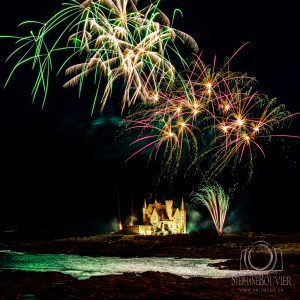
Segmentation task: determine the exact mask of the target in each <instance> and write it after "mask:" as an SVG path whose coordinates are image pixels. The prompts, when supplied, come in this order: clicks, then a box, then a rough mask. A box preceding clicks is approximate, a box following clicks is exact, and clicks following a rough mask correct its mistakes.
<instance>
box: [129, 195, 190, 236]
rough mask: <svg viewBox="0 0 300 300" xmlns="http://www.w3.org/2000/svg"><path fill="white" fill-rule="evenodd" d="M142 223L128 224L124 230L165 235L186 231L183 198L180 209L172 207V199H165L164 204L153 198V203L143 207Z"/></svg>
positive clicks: (145, 204)
mask: <svg viewBox="0 0 300 300" xmlns="http://www.w3.org/2000/svg"><path fill="white" fill-rule="evenodd" d="M143 223H144V225H128V226H126V231H127V232H128V233H135V234H140V235H167V234H185V233H186V210H185V207H184V202H183V199H182V201H181V206H180V209H178V208H174V207H173V200H166V201H165V205H163V204H161V203H159V202H157V201H156V200H155V202H154V204H149V205H148V206H147V203H146V200H145V202H144V207H143Z"/></svg>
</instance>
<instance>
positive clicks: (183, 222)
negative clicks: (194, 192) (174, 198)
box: [180, 198, 186, 233]
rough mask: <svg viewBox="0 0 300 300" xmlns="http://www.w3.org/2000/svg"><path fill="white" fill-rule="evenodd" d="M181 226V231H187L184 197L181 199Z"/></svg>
mask: <svg viewBox="0 0 300 300" xmlns="http://www.w3.org/2000/svg"><path fill="white" fill-rule="evenodd" d="M180 228H181V230H180V231H181V232H180V233H186V210H185V207H184V201H183V198H182V200H181V205H180Z"/></svg>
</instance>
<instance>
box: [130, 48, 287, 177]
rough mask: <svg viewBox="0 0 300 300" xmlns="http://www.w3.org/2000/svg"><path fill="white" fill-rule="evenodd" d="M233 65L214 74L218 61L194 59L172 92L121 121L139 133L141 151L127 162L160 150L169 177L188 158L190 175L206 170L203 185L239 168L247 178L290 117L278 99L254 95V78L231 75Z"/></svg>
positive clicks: (238, 74) (232, 73)
mask: <svg viewBox="0 0 300 300" xmlns="http://www.w3.org/2000/svg"><path fill="white" fill-rule="evenodd" d="M235 55H236V53H235V54H234V56H235ZM231 59H232V58H230V59H229V60H227V61H226V62H225V64H224V66H223V67H222V68H220V69H216V59H214V62H213V64H212V65H208V66H207V65H205V64H204V62H203V61H202V59H201V55H199V56H197V57H196V59H195V60H194V61H193V62H192V65H193V68H191V71H190V72H188V74H187V75H183V76H178V79H177V82H176V83H175V87H174V86H173V88H172V90H169V91H167V93H164V92H161V93H157V94H156V96H155V97H154V98H153V99H152V103H150V104H146V105H144V106H143V107H142V108H141V107H138V108H137V109H136V111H135V112H133V113H132V114H131V115H130V116H129V117H128V118H127V119H126V121H125V123H126V126H127V129H129V130H130V131H133V130H138V138H137V139H136V140H135V141H134V142H133V144H139V143H141V145H142V147H141V148H139V149H138V150H137V151H136V152H135V153H134V154H133V155H132V156H131V157H130V158H132V157H133V156H135V155H136V154H138V153H140V152H143V151H145V150H146V149H151V151H150V153H151V154H150V157H152V158H153V157H154V158H155V159H156V158H157V155H158V153H159V151H160V150H161V149H163V150H164V151H162V152H163V157H164V158H165V160H164V163H165V164H166V165H168V169H170V170H172V172H174V168H176V167H178V166H179V165H180V162H181V161H182V160H183V158H184V161H185V163H186V161H187V158H188V159H189V162H190V163H189V167H188V170H189V171H190V170H192V169H197V168H199V166H201V165H202V164H204V167H205V171H204V172H202V173H204V174H205V176H206V178H207V179H210V178H212V177H215V176H217V175H218V174H219V173H220V172H222V171H223V170H224V168H225V167H227V166H229V165H232V166H233V167H234V166H236V165H241V164H243V165H245V166H247V167H249V169H250V172H249V177H251V174H252V169H253V159H254V156H255V154H256V153H260V154H261V155H263V156H265V153H264V150H263V144H264V141H266V139H270V138H271V137H272V136H273V132H274V131H275V130H276V129H277V128H278V127H280V126H281V125H282V124H283V122H284V121H285V120H286V119H288V118H290V117H292V116H293V115H291V114H290V113H289V112H288V111H286V109H285V107H284V105H278V104H277V101H276V99H269V98H268V97H267V96H266V95H263V94H260V93H258V92H256V91H254V88H255V78H252V77H249V76H247V75H245V74H241V73H238V72H232V71H230V69H229V62H230V61H231ZM207 162H209V165H207Z"/></svg>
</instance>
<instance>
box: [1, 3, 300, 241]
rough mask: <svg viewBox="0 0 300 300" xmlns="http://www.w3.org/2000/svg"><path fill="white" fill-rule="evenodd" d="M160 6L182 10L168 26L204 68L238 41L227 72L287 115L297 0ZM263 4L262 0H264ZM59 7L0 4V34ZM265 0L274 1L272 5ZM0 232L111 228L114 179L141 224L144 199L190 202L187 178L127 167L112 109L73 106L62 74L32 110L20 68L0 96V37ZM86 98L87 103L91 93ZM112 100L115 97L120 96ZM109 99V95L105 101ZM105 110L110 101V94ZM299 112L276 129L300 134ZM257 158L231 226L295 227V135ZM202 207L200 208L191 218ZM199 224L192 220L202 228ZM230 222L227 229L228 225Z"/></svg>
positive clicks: (144, 163)
mask: <svg viewBox="0 0 300 300" xmlns="http://www.w3.org/2000/svg"><path fill="white" fill-rule="evenodd" d="M261 2H262V1H238V2H237V3H235V1H201V0H191V1H182V0H165V1H162V8H163V10H164V11H165V12H166V13H167V14H168V15H169V16H170V15H171V11H172V9H174V8H177V7H178V8H180V9H182V11H183V19H181V18H180V17H179V18H178V19H177V21H176V23H175V27H176V28H178V29H180V30H183V31H185V32H187V33H189V34H191V35H192V36H193V37H194V38H195V39H196V40H197V42H198V44H199V47H200V49H201V50H203V51H204V58H205V60H206V62H208V63H209V62H211V61H212V59H213V56H214V55H215V54H216V55H217V57H218V61H219V63H220V64H221V63H222V61H223V59H224V58H225V57H226V56H231V55H232V54H233V53H234V52H235V51H236V50H237V49H238V48H239V47H240V46H241V45H242V44H244V43H245V42H250V43H251V44H250V45H248V46H247V47H246V48H245V49H244V50H243V51H242V52H241V53H240V54H239V55H238V56H237V57H236V59H235V60H234V63H233V64H232V66H231V67H232V69H233V70H234V71H241V72H247V73H248V74H249V75H250V76H255V77H256V78H257V80H258V89H259V90H260V91H261V92H264V93H266V94H268V95H269V96H270V97H277V98H278V99H279V101H280V102H281V103H284V104H286V106H287V109H289V110H290V111H292V112H297V111H300V101H299V83H298V81H299V75H298V73H299V70H300V61H299V53H300V52H299V50H300V49H299V46H298V44H299V43H298V42H299V41H298V38H299V17H298V9H297V7H296V6H297V3H296V2H295V1H284V2H283V1H282V2H279V3H274V2H271V1H269V4H265V3H264V4H262V3H261ZM265 2H266V1H265ZM59 3H60V1H54V0H52V1H50V0H44V1H33V0H28V1H21V0H16V1H13V2H11V1H5V2H3V3H1V12H2V13H1V18H0V25H1V26H0V35H1V34H16V35H17V34H18V31H17V25H18V24H19V23H20V22H21V21H23V20H24V19H37V20H40V21H44V20H46V19H47V18H48V17H50V16H51V15H52V14H53V13H54V12H55V11H57V9H58V7H59ZM271 3H272V4H271ZM0 43H1V47H0V61H1V63H0V85H1V88H0V136H1V147H0V201H1V204H0V230H1V231H7V230H12V229H14V230H19V231H20V232H21V233H22V234H24V236H25V235H26V234H27V233H28V232H30V233H38V234H41V235H43V234H45V236H46V235H47V234H50V233H52V234H54V235H77V234H97V233H100V232H106V231H110V230H112V223H113V221H114V219H115V218H116V217H117V211H118V209H117V200H116V199H117V192H116V190H117V183H118V189H119V195H120V199H121V211H122V217H123V220H125V219H126V217H127V216H128V215H129V212H130V203H131V202H132V199H133V200H134V209H135V211H136V214H137V216H139V217H140V214H141V206H142V203H143V199H144V198H147V197H149V196H150V195H151V194H152V195H158V196H159V197H161V198H160V200H163V199H164V198H172V199H174V200H175V201H179V199H180V198H181V197H184V198H185V199H186V200H188V195H189V194H190V193H191V191H192V189H193V186H194V184H195V183H200V182H198V181H197V178H194V179H188V180H187V179H184V178H182V177H180V175H179V178H177V180H176V184H174V185H173V186H170V185H164V186H157V185H155V184H153V183H154V182H156V181H155V177H156V170H155V166H153V164H151V163H149V161H148V159H147V157H145V156H140V157H138V158H137V159H135V160H133V161H131V162H130V163H128V164H125V163H124V161H125V159H126V158H127V157H128V156H129V155H130V153H131V149H130V148H128V146H127V144H126V142H124V140H123V141H122V139H120V138H118V126H117V124H118V121H119V118H120V114H119V111H118V109H116V107H117V105H113V104H112V105H109V106H108V107H107V108H106V110H105V111H104V113H103V114H102V115H100V113H98V114H97V113H96V114H94V116H92V117H91V116H90V110H91V103H92V97H91V94H89V92H88V91H87V92H85V93H84V95H83V96H82V97H81V99H78V96H77V93H76V90H75V89H63V88H62V84H63V83H64V78H63V76H60V77H58V78H57V79H55V77H52V78H53V80H52V82H51V87H50V93H49V98H48V101H47V103H46V105H45V107H44V109H43V110H41V102H39V101H37V102H36V103H34V104H32V99H31V96H30V92H31V87H32V83H33V81H34V76H35V74H34V73H33V72H32V71H31V69H30V67H29V66H28V67H25V68H24V69H22V70H21V71H19V72H18V73H17V76H16V77H14V79H13V81H12V82H11V84H10V85H9V86H8V88H7V89H6V90H4V89H3V85H4V82H5V78H6V77H7V75H8V72H9V68H10V67H11V66H12V65H11V64H10V65H9V64H5V63H4V61H5V58H6V57H7V56H8V54H9V53H10V50H11V49H12V47H13V43H12V42H10V41H7V40H0ZM89 96H90V97H89ZM120 97H121V95H120ZM114 98H115V99H114ZM114 98H113V99H111V103H115V104H117V103H118V101H119V99H118V95H117V93H116V94H115V95H114ZM299 125H300V117H295V118H294V120H293V123H292V125H291V127H290V128H286V129H284V130H283V131H282V132H283V133H287V134H294V135H300V130H299ZM265 150H266V154H267V158H266V159H263V158H261V157H258V159H257V160H256V162H255V167H254V175H253V178H252V181H251V182H250V184H248V185H245V186H244V187H243V188H241V189H240V190H239V191H238V193H237V194H236V195H235V198H234V199H233V200H232V203H231V208H230V209H231V216H230V220H229V222H230V224H232V225H233V227H234V225H236V226H235V228H239V229H240V230H261V231H299V229H300V225H299V221H298V220H299V219H298V218H299V217H298V215H299V214H298V210H297V206H298V202H299V201H300V197H299V183H300V161H299V151H300V140H296V139H289V140H287V139H286V140H285V141H281V140H279V139H275V138H274V139H273V140H272V142H271V143H270V144H269V145H267V146H266V147H265ZM202 213H203V216H204V217H207V216H206V215H205V212H203V208H201V214H202ZM200 223H201V222H200ZM228 225H229V224H228Z"/></svg>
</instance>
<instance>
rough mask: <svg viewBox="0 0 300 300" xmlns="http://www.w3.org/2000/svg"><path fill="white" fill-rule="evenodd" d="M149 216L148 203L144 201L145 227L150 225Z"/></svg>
mask: <svg viewBox="0 0 300 300" xmlns="http://www.w3.org/2000/svg"><path fill="white" fill-rule="evenodd" d="M149 221H150V220H149V216H148V213H147V202H146V199H145V201H144V206H143V224H144V225H148V224H149Z"/></svg>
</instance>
